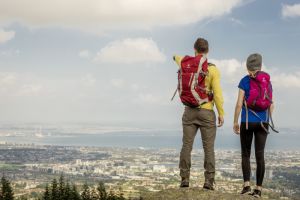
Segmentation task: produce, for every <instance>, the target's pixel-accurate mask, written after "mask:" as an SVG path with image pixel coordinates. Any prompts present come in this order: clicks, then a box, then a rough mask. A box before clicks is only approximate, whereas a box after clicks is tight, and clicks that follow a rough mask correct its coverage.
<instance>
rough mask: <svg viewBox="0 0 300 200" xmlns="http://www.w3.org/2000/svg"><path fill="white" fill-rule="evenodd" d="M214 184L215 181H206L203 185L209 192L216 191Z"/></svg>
mask: <svg viewBox="0 0 300 200" xmlns="http://www.w3.org/2000/svg"><path fill="white" fill-rule="evenodd" d="M214 182H215V180H214V179H210V180H206V181H205V183H204V185H203V188H204V189H207V190H215V188H214Z"/></svg>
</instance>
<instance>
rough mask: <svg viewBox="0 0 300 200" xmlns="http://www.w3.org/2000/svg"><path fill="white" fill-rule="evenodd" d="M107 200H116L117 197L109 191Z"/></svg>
mask: <svg viewBox="0 0 300 200" xmlns="http://www.w3.org/2000/svg"><path fill="white" fill-rule="evenodd" d="M107 200H117V196H116V195H115V193H114V191H112V190H110V191H109V195H108V197H107Z"/></svg>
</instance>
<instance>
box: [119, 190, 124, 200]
mask: <svg viewBox="0 0 300 200" xmlns="http://www.w3.org/2000/svg"><path fill="white" fill-rule="evenodd" d="M118 200H125V197H124V193H123V191H122V188H121V187H120V188H119V194H118Z"/></svg>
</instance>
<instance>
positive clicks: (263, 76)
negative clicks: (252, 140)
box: [245, 71, 278, 133]
mask: <svg viewBox="0 0 300 200" xmlns="http://www.w3.org/2000/svg"><path fill="white" fill-rule="evenodd" d="M272 97H273V89H272V84H271V80H270V75H269V74H268V73H266V72H263V71H259V72H257V73H256V75H255V77H250V91H249V96H248V98H247V99H245V108H246V129H248V110H249V111H250V112H252V113H253V114H254V115H255V116H256V117H258V118H259V119H260V120H261V126H262V128H263V129H264V130H265V131H266V132H267V133H269V131H268V130H267V129H266V128H265V126H264V125H263V120H262V119H261V118H260V117H259V115H258V114H257V113H256V112H255V111H265V110H266V111H267V112H268V117H269V119H270V120H271V124H270V123H269V122H267V123H268V126H269V127H270V128H271V129H272V130H273V131H274V132H276V133H278V131H277V130H276V129H275V127H274V123H273V119H272V115H271V112H270V106H271V105H272V103H273V101H272Z"/></svg>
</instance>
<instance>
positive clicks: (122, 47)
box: [94, 38, 166, 64]
mask: <svg viewBox="0 0 300 200" xmlns="http://www.w3.org/2000/svg"><path fill="white" fill-rule="evenodd" d="M165 59H166V58H165V55H164V54H163V53H162V52H161V51H160V50H159V48H158V46H157V44H156V43H155V42H154V41H153V40H152V39H148V38H127V39H124V40H120V41H114V42H111V43H109V44H108V45H107V46H105V47H104V48H102V49H101V50H100V51H99V52H98V53H97V56H96V57H95V59H94V60H95V61H96V62H105V63H120V64H132V63H141V62H164V61H165Z"/></svg>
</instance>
